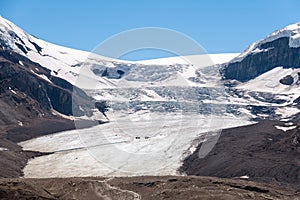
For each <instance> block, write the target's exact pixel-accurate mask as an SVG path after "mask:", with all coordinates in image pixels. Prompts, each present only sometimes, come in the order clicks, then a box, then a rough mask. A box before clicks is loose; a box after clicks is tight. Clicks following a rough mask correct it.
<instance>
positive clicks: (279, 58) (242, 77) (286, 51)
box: [222, 37, 300, 82]
mask: <svg viewBox="0 0 300 200" xmlns="http://www.w3.org/2000/svg"><path fill="white" fill-rule="evenodd" d="M258 48H259V49H260V50H266V51H260V52H258V53H251V54H249V55H248V56H246V57H245V58H244V59H243V60H242V61H239V62H233V63H231V62H230V63H227V64H225V65H224V66H223V70H222V73H223V75H224V78H225V79H235V80H238V81H241V82H246V81H248V80H250V79H253V78H255V77H257V76H259V75H261V74H263V73H265V72H267V71H269V70H271V69H274V68H275V67H278V66H283V67H284V68H300V48H291V47H289V37H282V38H279V39H277V40H274V41H272V42H267V43H262V44H261V45H259V46H258Z"/></svg>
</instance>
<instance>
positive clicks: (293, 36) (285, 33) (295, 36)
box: [231, 22, 300, 62]
mask: <svg viewBox="0 0 300 200" xmlns="http://www.w3.org/2000/svg"><path fill="white" fill-rule="evenodd" d="M283 37H288V38H289V47H290V48H298V47H300V22H298V23H295V24H291V25H288V26H286V27H284V28H282V29H279V30H277V31H274V32H273V33H271V34H270V35H268V36H267V37H265V38H264V39H261V40H259V41H257V42H254V43H252V44H251V45H250V46H249V47H248V48H247V49H246V50H245V51H244V52H242V53H241V54H240V55H238V56H237V57H235V58H234V59H233V60H232V61H231V62H239V61H241V60H242V59H244V58H245V57H246V56H248V55H249V54H255V53H259V52H262V51H268V49H261V48H260V45H261V44H264V43H267V42H272V41H274V40H277V39H279V38H283Z"/></svg>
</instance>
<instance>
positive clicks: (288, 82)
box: [279, 75, 294, 85]
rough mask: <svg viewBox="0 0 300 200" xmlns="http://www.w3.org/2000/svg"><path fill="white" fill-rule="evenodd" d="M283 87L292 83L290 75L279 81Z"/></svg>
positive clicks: (292, 79)
mask: <svg viewBox="0 0 300 200" xmlns="http://www.w3.org/2000/svg"><path fill="white" fill-rule="evenodd" d="M279 82H280V83H281V84H283V85H292V84H293V83H294V78H293V77H292V76H291V75H287V76H285V77H283V78H282V79H280V80H279Z"/></svg>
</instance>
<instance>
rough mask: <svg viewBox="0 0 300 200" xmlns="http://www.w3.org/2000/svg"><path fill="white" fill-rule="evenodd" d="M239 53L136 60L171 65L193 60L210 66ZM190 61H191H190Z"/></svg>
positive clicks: (142, 62)
mask: <svg viewBox="0 0 300 200" xmlns="http://www.w3.org/2000/svg"><path fill="white" fill-rule="evenodd" d="M238 55H239V53H220V54H203V55H191V56H177V57H169V58H158V59H151V60H141V61H136V62H137V63H141V64H147V65H153V64H155V65H172V64H192V63H193V62H197V63H198V62H200V63H202V64H201V66H202V67H204V66H210V65H212V64H222V63H225V62H228V61H230V60H232V59H233V58H235V57H236V56H238ZM191 62H192V63H191Z"/></svg>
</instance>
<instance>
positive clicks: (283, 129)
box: [275, 126, 297, 132]
mask: <svg viewBox="0 0 300 200" xmlns="http://www.w3.org/2000/svg"><path fill="white" fill-rule="evenodd" d="M275 128H277V129H279V130H282V131H284V132H286V131H288V130H292V129H295V128H297V126H287V127H286V126H275Z"/></svg>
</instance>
